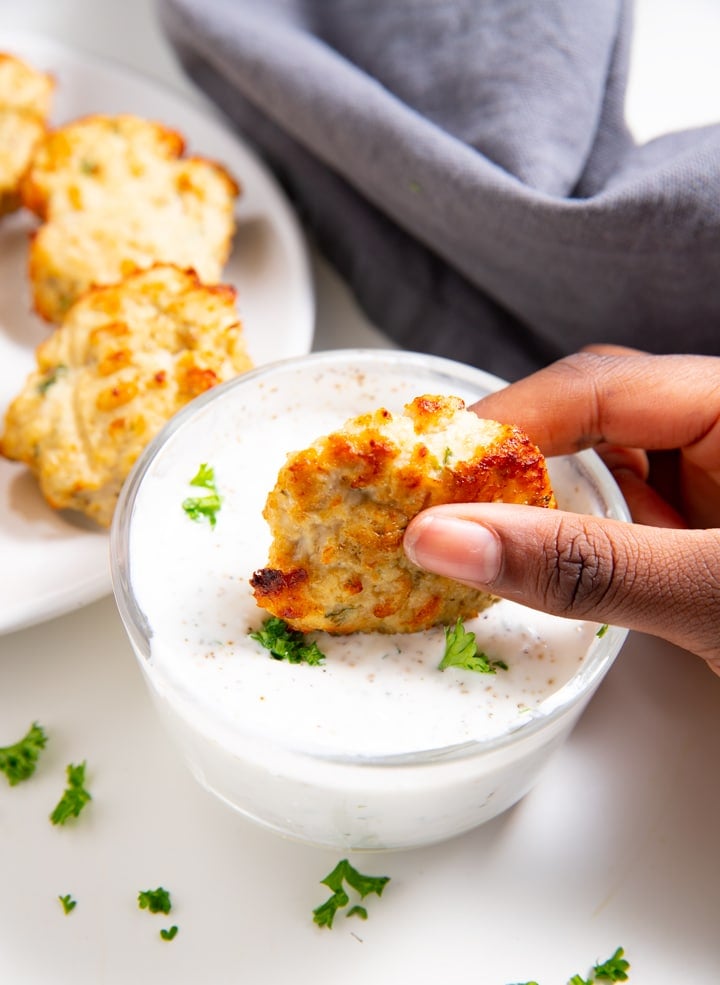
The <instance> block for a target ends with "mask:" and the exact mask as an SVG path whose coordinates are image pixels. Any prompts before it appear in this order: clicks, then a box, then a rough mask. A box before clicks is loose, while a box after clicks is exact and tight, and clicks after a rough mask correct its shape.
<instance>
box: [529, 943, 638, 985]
mask: <svg viewBox="0 0 720 985" xmlns="http://www.w3.org/2000/svg"><path fill="white" fill-rule="evenodd" d="M624 954H625V951H624V950H623V949H622V948H621V947H618V948H617V949H616V951H615V953H614V954H613V955H612V957H610V958H608V959H607V961H603V962H601V963H598V964H596V965H595V966H594V967H593V970H592V971H591V972H590V977H589V978H583V976H582V975H573V976H572V978H570V979H568V983H567V985H595V983H596V982H600V981H606V982H626V981H628V975H627V971H628V968H629V967H630V962H629V961H626V960H625V958H624V957H623V955H624ZM516 985H538V983H537V982H524V983H522V982H516Z"/></svg>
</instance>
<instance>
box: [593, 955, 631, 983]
mask: <svg viewBox="0 0 720 985" xmlns="http://www.w3.org/2000/svg"><path fill="white" fill-rule="evenodd" d="M624 954H625V951H624V950H623V948H621V947H618V948H617V950H616V951H615V953H614V954H613V955H612V957H610V958H608V959H607V961H603V963H602V964H596V965H595V967H594V968H593V971H594V972H595V978H596V979H597V980H598V981H600V980H602V981H607V982H626V981H627V980H628V976H627V970H628V968H629V967H630V962H629V961H626V960H625V958H624V957H623V955H624Z"/></svg>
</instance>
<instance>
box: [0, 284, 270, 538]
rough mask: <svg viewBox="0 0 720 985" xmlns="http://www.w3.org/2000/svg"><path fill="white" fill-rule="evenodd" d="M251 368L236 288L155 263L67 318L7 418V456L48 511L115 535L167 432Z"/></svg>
mask: <svg viewBox="0 0 720 985" xmlns="http://www.w3.org/2000/svg"><path fill="white" fill-rule="evenodd" d="M250 368H251V361H250V359H249V357H248V355H247V352H246V349H245V344H244V340H243V333H242V326H241V324H240V321H239V319H238V315H237V311H236V307H235V291H234V289H233V288H232V287H229V286H226V285H215V286H212V287H209V286H206V285H203V284H201V283H200V281H199V280H198V278H197V276H196V275H195V274H194V273H193V272H192V271H184V270H180V269H178V268H175V267H172V266H167V265H157V266H155V267H153V268H151V269H150V270H146V271H142V272H140V273H136V274H134V275H132V276H130V277H128V278H127V279H126V280H125V281H123V282H122V283H121V284H117V285H113V286H110V287H99V288H95V289H93V290H92V291H90V292H88V293H87V294H86V295H85V296H83V297H82V298H81V299H80V300H79V301H78V302H77V303H76V304H75V305H74V306H73V307H72V308H71V309H70V311H69V312H68V314H67V317H66V319H65V321H64V322H63V324H62V325H61V326H60V327H59V328H57V329H56V330H55V332H54V333H53V334H52V335H51V336H50V337H49V338H48V339H47V340H46V341H45V342H43V343H42V344H41V345H40V346H39V348H38V351H37V369H36V370H35V371H34V372H33V373H31V374H30V376H29V377H28V379H27V381H26V383H25V386H24V388H23V390H22V392H21V393H20V394H19V395H18V396H17V397H16V398H15V400H14V401H13V402H12V403H11V405H10V407H9V409H8V411H7V414H6V417H5V430H4V433H3V434H2V437H0V452H1V453H2V454H3V455H4V456H5V457H6V458H9V459H13V460H16V461H20V462H24V463H25V464H26V465H28V466H29V467H30V469H31V470H32V472H33V473H34V474H35V475H36V477H37V479H38V481H39V483H40V488H41V490H42V492H43V495H44V496H45V498H46V499H47V501H48V502H49V503H50V505H51V506H53V507H56V508H58V509H63V508H70V509H74V510H80V511H82V512H84V513H86V514H87V515H88V516H90V517H92V519H94V520H95V521H97V522H98V523H99V524H101V525H103V526H107V525H108V524H109V523H110V521H111V519H112V515H113V511H114V509H115V503H116V500H117V497H118V494H119V492H120V488H121V486H122V484H123V482H124V480H125V478H126V477H127V474H128V472H129V471H130V469H131V467H132V465H133V463H134V462H135V460H136V459H137V457H138V455H139V454H140V452H141V451H142V450H143V448H144V447H145V445H146V444H147V443H148V442H149V441H150V439H151V438H153V437H154V435H155V434H157V432H158V431H159V430H160V428H161V427H162V426H163V424H165V422H166V421H167V420H169V418H170V417H172V415H173V414H174V413H175V412H176V411H178V410H179V409H180V408H181V407H183V406H184V405H185V404H187V403H188V402H189V401H190V400H192V399H193V397H196V396H198V395H199V394H200V393H202V392H203V391H205V390H207V389H209V388H210V387H212V386H214V385H215V384H216V383H220V382H223V381H224V380H228V379H230V378H231V377H234V376H237V375H238V374H239V373H242V372H245V371H246V370H248V369H250Z"/></svg>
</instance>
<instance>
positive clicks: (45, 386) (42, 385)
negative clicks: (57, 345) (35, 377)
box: [37, 363, 67, 396]
mask: <svg viewBox="0 0 720 985" xmlns="http://www.w3.org/2000/svg"><path fill="white" fill-rule="evenodd" d="M63 373H67V366H65V365H63V364H62V363H59V364H58V365H57V366H55V367H53V369H51V370H49V372H47V373H46V374H45V376H44V377H43V378H42V379H41V380H40V382H39V383H38V385H37V391H38V393H41V394H42V395H43V396H45V394H46V393H47V391H48V390H49V389H50V387H51V386H52V385H53V383H57V381H58V379H59V378H60V377H61V376H62V375H63Z"/></svg>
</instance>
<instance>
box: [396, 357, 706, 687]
mask: <svg viewBox="0 0 720 985" xmlns="http://www.w3.org/2000/svg"><path fill="white" fill-rule="evenodd" d="M472 409H473V410H475V411H476V412H477V413H478V414H479V415H480V416H481V417H488V418H493V419H496V420H500V421H505V422H508V423H513V424H517V425H518V426H519V427H521V428H522V429H523V430H524V431H525V432H526V433H527V434H528V435H529V436H530V438H531V439H532V440H533V441H534V442H535V443H536V444H537V445H538V446H539V447H540V449H541V450H542V452H543V453H544V454H545V455H546V456H551V455H564V454H570V453H572V452H575V451H579V450H580V449H582V448H595V449H596V450H597V451H598V452H599V454H601V456H602V457H603V459H604V460H605V462H606V464H607V465H608V467H609V468H610V469H611V471H612V472H613V475H614V476H615V479H616V481H617V483H618V485H619V486H620V489H621V491H622V492H623V494H624V496H625V498H626V500H627V503H628V506H629V508H630V511H631V514H632V518H633V521H634V522H633V523H632V524H628V523H623V522H621V521H617V520H608V519H604V518H600V517H591V516H582V515H578V514H573V513H567V512H563V511H561V510H544V509H541V508H539V507H531V506H515V505H510V504H503V503H467V504H459V505H458V504H455V505H447V506H437V507H433V508H432V509H429V510H425V511H424V512H423V513H420V514H419V515H418V516H417V517H415V518H414V519H413V521H412V522H411V523H410V524H409V526H408V529H407V531H406V533H405V550H406V552H407V554H408V556H409V557H410V559H411V560H413V561H414V562H415V563H416V564H418V565H419V566H420V567H422V568H425V569H427V570H429V571H434V572H435V573H437V574H441V575H446V576H447V577H450V578H454V579H456V580H458V581H462V582H465V583H466V584H471V585H474V586H476V587H478V588H482V589H484V590H486V591H489V592H492V593H493V594H496V595H500V596H504V597H505V598H509V599H513V600H514V601H516V602H522V603H523V604H524V605H528V606H530V607H532V608H536V609H542V610H544V611H546V612H552V613H555V614H556V615H560V616H568V617H571V618H578V619H592V620H596V621H597V622H607V623H614V624H617V625H622V626H626V627H628V628H630V629H637V630H640V631H642V632H646V633H651V634H654V635H656V636H660V637H663V638H664V639H667V640H669V641H671V642H673V643H675V644H677V645H679V646H681V647H684V648H686V649H688V650H690V651H692V652H693V653H696V654H698V655H699V656H701V657H703V658H704V659H705V660H707V662H708V664H709V665H710V667H711V668H712V669H713V670H714V671H715V672H716V673H717V674H719V675H720V529H716V528H720V358H714V357H710V356H650V355H646V354H644V353H639V352H636V351H634V350H624V349H620V348H619V347H615V346H612V347H611V346H594V347H591V348H590V349H588V350H586V351H583V352H581V353H577V354H575V355H573V356H569V357H567V358H565V359H562V360H560V361H559V362H557V363H554V364H553V365H551V366H549V367H547V368H546V369H543V370H540V371H539V372H537V373H534V374H533V375H532V376H529V377H527V378H526V379H524V380H521V381H519V382H518V383H514V384H512V385H510V386H509V387H507V388H506V389H503V390H501V391H499V392H497V393H494V394H491V395H490V396H488V397H485V398H483V399H482V400H480V401H478V403H476V404H475V405H474V406H473V408H472ZM714 528H715V529H714Z"/></svg>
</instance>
